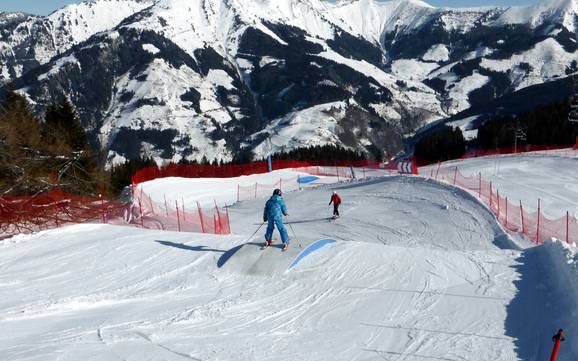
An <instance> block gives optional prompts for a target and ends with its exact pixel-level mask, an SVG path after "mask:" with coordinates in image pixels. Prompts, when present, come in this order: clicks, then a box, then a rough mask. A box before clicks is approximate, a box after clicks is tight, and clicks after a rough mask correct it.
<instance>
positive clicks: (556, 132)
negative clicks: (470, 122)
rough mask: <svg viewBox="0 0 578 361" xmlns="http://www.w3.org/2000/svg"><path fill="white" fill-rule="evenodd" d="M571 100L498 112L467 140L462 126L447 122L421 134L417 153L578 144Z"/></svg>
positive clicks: (432, 157) (452, 155)
mask: <svg viewBox="0 0 578 361" xmlns="http://www.w3.org/2000/svg"><path fill="white" fill-rule="evenodd" d="M570 106H571V105H570V103H569V102H560V103H555V104H550V105H546V106H542V107H538V108H536V109H534V110H532V111H530V112H526V113H522V114H519V115H507V116H495V117H493V118H491V119H489V120H487V121H485V122H484V123H483V124H481V125H480V126H479V127H478V135H477V138H476V139H473V140H471V141H466V140H465V139H464V137H463V134H462V132H461V130H460V129H459V128H452V127H449V126H447V125H444V126H441V127H439V129H437V130H436V131H434V132H432V133H430V134H427V135H425V136H423V137H422V138H420V139H419V140H418V142H417V143H416V145H415V148H414V155H415V156H416V157H417V158H418V159H423V160H427V161H444V160H449V159H456V158H460V157H461V156H462V155H464V153H465V152H466V151H467V150H468V149H496V148H508V147H514V146H524V145H527V144H530V145H551V146H570V145H574V144H576V136H577V135H578V123H575V122H571V121H569V120H568V114H569V111H570Z"/></svg>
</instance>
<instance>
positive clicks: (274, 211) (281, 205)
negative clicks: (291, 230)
mask: <svg viewBox="0 0 578 361" xmlns="http://www.w3.org/2000/svg"><path fill="white" fill-rule="evenodd" d="M287 215H288V214H287V206H285V201H283V197H282V196H281V190H280V189H275V190H274V191H273V195H272V196H271V198H269V200H268V201H267V203H265V209H264V210H263V222H267V232H265V241H266V242H265V244H264V245H263V247H268V246H270V245H271V239H272V238H273V229H274V228H275V225H276V226H277V229H278V230H279V234H280V235H281V242H283V250H286V249H287V247H289V235H288V234H287V229H285V225H284V224H283V216H287Z"/></svg>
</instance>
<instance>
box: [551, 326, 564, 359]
mask: <svg viewBox="0 0 578 361" xmlns="http://www.w3.org/2000/svg"><path fill="white" fill-rule="evenodd" d="M552 341H554V348H553V349H552V355H551V356H550V361H556V359H557V358H558V350H560V343H561V342H562V341H564V330H562V329H559V330H558V333H556V334H555V335H554V336H552Z"/></svg>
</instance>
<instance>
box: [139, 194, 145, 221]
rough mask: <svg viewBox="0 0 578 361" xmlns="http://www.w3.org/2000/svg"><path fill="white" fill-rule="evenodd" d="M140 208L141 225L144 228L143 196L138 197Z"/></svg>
mask: <svg viewBox="0 0 578 361" xmlns="http://www.w3.org/2000/svg"><path fill="white" fill-rule="evenodd" d="M138 209H139V211H140V226H141V228H144V219H143V213H142V198H139V199H138Z"/></svg>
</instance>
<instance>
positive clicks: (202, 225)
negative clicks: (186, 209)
mask: <svg viewBox="0 0 578 361" xmlns="http://www.w3.org/2000/svg"><path fill="white" fill-rule="evenodd" d="M197 209H198V210H199V219H200V220H201V231H203V233H205V223H204V222H203V211H202V210H201V205H200V204H199V201H197Z"/></svg>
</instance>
